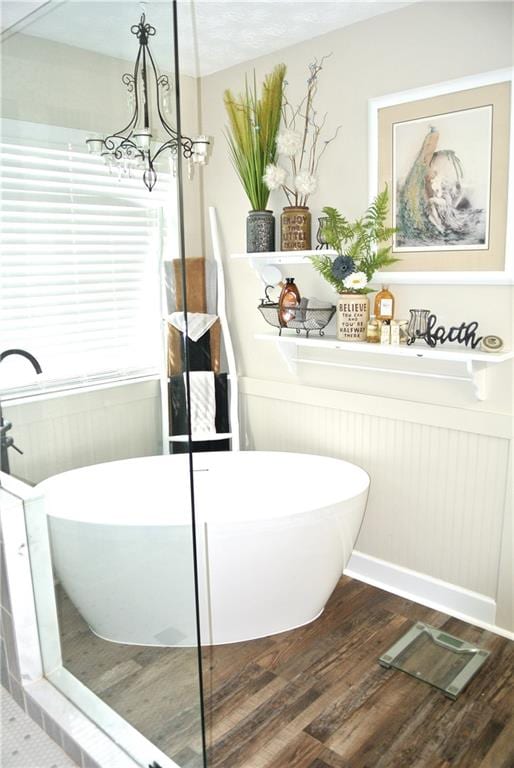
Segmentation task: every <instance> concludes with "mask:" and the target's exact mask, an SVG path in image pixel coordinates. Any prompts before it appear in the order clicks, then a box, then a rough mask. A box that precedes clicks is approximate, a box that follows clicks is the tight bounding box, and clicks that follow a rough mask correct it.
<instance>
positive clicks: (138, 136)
mask: <svg viewBox="0 0 514 768" xmlns="http://www.w3.org/2000/svg"><path fill="white" fill-rule="evenodd" d="M151 140H152V134H151V133H150V130H149V129H148V128H143V129H142V130H141V131H138V132H137V133H135V134H134V141H135V142H136V144H137V146H138V148H139V149H141V150H143V151H145V150H148V149H150V141H151Z"/></svg>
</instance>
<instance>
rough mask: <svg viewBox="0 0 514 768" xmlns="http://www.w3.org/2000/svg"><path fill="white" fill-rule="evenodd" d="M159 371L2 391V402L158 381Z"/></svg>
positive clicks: (19, 402)
mask: <svg viewBox="0 0 514 768" xmlns="http://www.w3.org/2000/svg"><path fill="white" fill-rule="evenodd" d="M159 378H160V376H159V373H157V372H155V373H147V374H141V375H139V376H136V375H134V376H126V377H123V378H114V377H113V378H112V379H108V378H106V379H102V380H98V381H95V382H87V381H86V382H77V383H75V384H70V383H61V384H58V383H56V384H55V385H54V386H52V385H48V387H46V388H45V389H43V388H41V389H35V388H33V389H31V390H30V391H26V392H20V391H19V390H18V391H16V390H13V391H12V392H6V393H5V395H2V394H1V393H0V402H1V403H2V405H3V406H6V407H8V406H14V405H24V404H28V403H38V402H41V401H44V400H52V399H54V398H57V397H68V396H69V395H82V394H86V393H87V392H98V391H100V390H102V389H114V388H115V387H124V386H126V385H127V384H140V383H143V382H145V381H157V380H159Z"/></svg>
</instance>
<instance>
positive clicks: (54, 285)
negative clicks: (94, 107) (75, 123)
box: [0, 121, 176, 396]
mask: <svg viewBox="0 0 514 768" xmlns="http://www.w3.org/2000/svg"><path fill="white" fill-rule="evenodd" d="M5 124H7V127H6V125H5ZM3 129H4V130H3V132H2V140H1V158H0V169H1V174H2V254H1V257H0V349H1V350H3V349H7V348H11V347H14V348H23V349H26V350H28V351H29V352H31V353H32V354H33V355H35V356H36V357H37V358H38V360H39V361H40V363H41V366H42V368H43V376H40V377H35V376H34V375H33V372H32V369H31V366H30V365H29V364H28V363H27V362H26V361H23V360H21V358H19V359H18V361H16V362H15V358H14V357H12V358H7V359H6V360H5V361H4V362H3V363H2V366H1V367H0V391H1V392H2V394H3V396H6V395H7V396H9V395H10V394H11V395H13V394H14V393H16V394H17V395H18V396H19V395H20V394H23V393H24V392H27V393H31V394H33V393H34V392H35V391H41V390H43V391H44V390H48V389H56V388H58V389H62V388H67V387H72V386H77V385H81V384H82V385H83V384H89V383H91V382H93V381H112V380H119V379H125V378H132V377H135V376H142V375H148V374H155V373H156V372H157V371H158V370H159V368H160V365H161V363H162V360H161V358H162V352H161V349H162V347H161V331H160V323H161V280H160V273H161V267H160V264H161V252H162V247H161V246H162V239H163V233H165V231H166V229H168V230H169V231H172V228H173V230H174V231H175V230H176V228H175V227H173V224H174V221H175V216H176V200H175V185H174V183H173V180H172V178H171V176H170V174H165V173H162V172H161V173H160V174H159V180H158V183H157V185H156V187H155V189H154V190H153V191H152V192H151V193H149V192H148V191H147V190H146V187H145V186H144V184H143V182H142V179H141V173H140V171H137V170H136V171H134V172H133V178H129V177H121V178H119V177H118V174H117V173H116V174H115V175H111V174H110V173H109V169H108V168H106V167H105V165H104V163H103V162H102V160H101V158H98V157H94V156H91V155H89V154H88V152H87V149H86V145H85V143H84V140H85V138H86V136H85V134H83V133H82V132H78V131H70V130H65V129H54V128H51V127H49V126H31V125H28V124H26V123H18V122H16V121H4V124H3ZM42 133H46V136H48V135H51V136H52V142H51V143H50V142H49V141H48V140H47V139H46V140H45V141H43V140H42V138H41V135H42ZM38 134H39V136H38ZM9 135H16V139H10V138H9ZM61 137H62V138H63V140H60V138H61ZM8 361H9V362H8Z"/></svg>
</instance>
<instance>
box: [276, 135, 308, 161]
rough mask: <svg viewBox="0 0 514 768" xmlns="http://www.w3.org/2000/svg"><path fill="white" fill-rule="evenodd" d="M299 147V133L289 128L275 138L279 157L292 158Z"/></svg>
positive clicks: (300, 138)
mask: <svg viewBox="0 0 514 768" xmlns="http://www.w3.org/2000/svg"><path fill="white" fill-rule="evenodd" d="M301 146H302V137H301V136H300V134H299V133H296V131H291V130H290V129H289V128H288V129H287V130H285V131H282V133H279V134H278V136H277V149H278V151H279V153H280V154H281V155H287V156H288V157H292V156H293V155H296V153H297V152H298V150H299V149H300V147H301Z"/></svg>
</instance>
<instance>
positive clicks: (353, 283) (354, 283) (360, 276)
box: [343, 272, 368, 291]
mask: <svg viewBox="0 0 514 768" xmlns="http://www.w3.org/2000/svg"><path fill="white" fill-rule="evenodd" d="M367 284H368V278H367V277H366V275H365V273H364V272H352V274H351V275H348V277H345V279H344V280H343V285H344V287H345V288H348V289H349V290H351V291H358V290H359V289H360V288H365V287H366V285H367Z"/></svg>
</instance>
